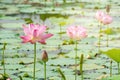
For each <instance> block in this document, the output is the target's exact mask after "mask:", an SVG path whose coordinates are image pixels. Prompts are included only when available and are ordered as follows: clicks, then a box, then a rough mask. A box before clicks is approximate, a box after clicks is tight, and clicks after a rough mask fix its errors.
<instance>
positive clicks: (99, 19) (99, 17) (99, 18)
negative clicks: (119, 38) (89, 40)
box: [95, 11, 105, 22]
mask: <svg viewBox="0 0 120 80" xmlns="http://www.w3.org/2000/svg"><path fill="white" fill-rule="evenodd" d="M104 15H105V13H104V12H102V11H97V12H96V15H95V17H96V19H97V20H98V21H99V22H101V21H102V18H103V16H104Z"/></svg>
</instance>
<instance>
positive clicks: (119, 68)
mask: <svg viewBox="0 0 120 80" xmlns="http://www.w3.org/2000/svg"><path fill="white" fill-rule="evenodd" d="M117 64H118V74H120V65H119V62H117Z"/></svg>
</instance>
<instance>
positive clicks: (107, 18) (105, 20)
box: [102, 15, 113, 25]
mask: <svg viewBox="0 0 120 80" xmlns="http://www.w3.org/2000/svg"><path fill="white" fill-rule="evenodd" d="M112 21H113V19H112V17H111V16H109V15H104V16H103V18H102V23H103V24H104V25H106V24H110V23H112Z"/></svg>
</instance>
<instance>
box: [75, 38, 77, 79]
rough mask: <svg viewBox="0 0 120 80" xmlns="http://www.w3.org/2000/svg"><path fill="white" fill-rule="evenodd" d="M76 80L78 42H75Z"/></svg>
mask: <svg viewBox="0 0 120 80" xmlns="http://www.w3.org/2000/svg"><path fill="white" fill-rule="evenodd" d="M75 80H77V40H76V41H75Z"/></svg>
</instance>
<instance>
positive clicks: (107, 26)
mask: <svg viewBox="0 0 120 80" xmlns="http://www.w3.org/2000/svg"><path fill="white" fill-rule="evenodd" d="M108 29H109V26H108V25H107V30H108ZM106 46H107V47H108V46H109V35H108V33H107V44H106Z"/></svg>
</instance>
